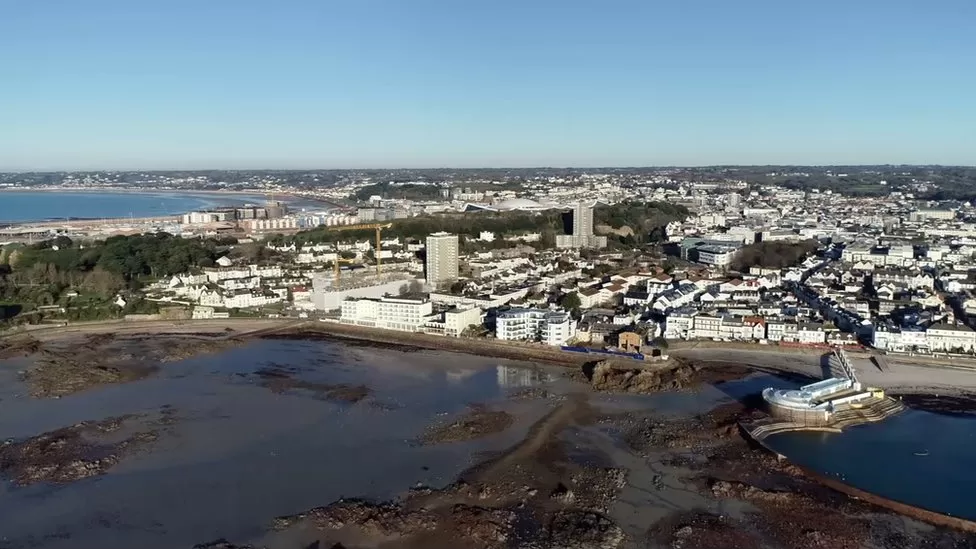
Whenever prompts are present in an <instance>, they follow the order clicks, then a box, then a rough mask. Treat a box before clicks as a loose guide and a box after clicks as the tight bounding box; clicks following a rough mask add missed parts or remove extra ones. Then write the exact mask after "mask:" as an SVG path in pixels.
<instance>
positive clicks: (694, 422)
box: [0, 330, 976, 549]
mask: <svg viewBox="0 0 976 549" xmlns="http://www.w3.org/2000/svg"><path fill="white" fill-rule="evenodd" d="M72 346H74V347H77V349H78V351H77V352H74V353H72V352H71V351H70V349H71V348H73V347H72ZM3 356H4V357H5V358H4V359H2V360H0V438H2V439H3V440H4V441H5V442H4V443H3V444H2V446H0V474H2V475H3V477H4V483H3V485H2V486H0V532H3V536H4V538H3V539H2V541H0V547H4V548H6V547H11V548H14V547H44V548H68V547H101V548H105V549H111V548H114V547H118V548H123V547H146V548H154V547H159V548H163V547H167V548H169V547H188V548H189V547H212V548H217V547H223V548H233V547H253V548H259V547H261V548H269V549H279V548H280V549H291V548H296V549H297V548H302V549H304V548H306V547H315V546H316V545H315V544H318V545H317V546H318V547H346V548H360V547H361V548H366V547H371V548H372V547H383V548H394V547H404V548H414V547H416V548H420V547H425V548H428V547H430V548H439V547H443V548H456V547H486V548H487V547H497V548H502V547H526V548H543V547H576V548H610V547H634V548H637V547H641V548H643V547H687V548H690V547H719V548H721V547H730V548H731V547H770V548H775V547H783V548H787V547H789V548H792V547H810V548H814V547H842V548H846V547H858V548H860V547H864V548H870V547H895V546H898V547H915V546H945V547H962V546H968V545H970V544H974V543H976V538H974V537H973V535H972V534H969V533H966V532H963V531H959V530H954V529H950V528H946V527H941V526H931V525H928V524H925V523H923V522H921V521H918V520H915V519H912V518H908V517H905V516H903V515H899V514H896V513H893V512H891V511H888V510H885V509H883V508H881V507H877V506H874V505H871V504H869V503H865V502H864V501H859V500H855V499H852V498H849V497H848V496H846V495H844V494H842V493H840V492H838V491H835V490H833V489H831V488H829V487H826V486H824V485H823V484H821V483H820V482H819V481H818V480H817V479H816V478H814V477H811V476H808V475H807V474H805V473H804V471H802V470H800V469H799V468H797V467H795V466H793V465H790V464H789V463H788V462H786V461H783V460H780V459H777V457H776V456H775V455H773V454H771V453H769V452H768V451H766V450H764V449H762V448H759V447H757V446H755V445H753V444H751V443H750V442H749V441H748V440H747V439H746V438H744V437H743V436H742V434H741V433H740V431H739V428H738V421H739V420H741V419H743V418H747V417H751V416H752V415H753V414H756V413H759V412H758V411H757V407H758V405H759V404H760V401H761V399H757V398H756V395H757V394H758V393H759V391H761V389H762V388H764V387H765V386H768V385H771V384H772V385H777V386H791V385H793V386H795V385H797V384H800V383H803V382H805V381H806V380H808V379H811V378H813V377H815V376H816V374H817V371H816V368H815V364H813V363H811V364H810V365H809V369H807V368H808V366H802V367H801V366H799V365H796V364H792V363H786V364H785V366H784V365H781V364H778V363H776V362H775V361H774V360H773V359H772V358H770V356H771V355H763V357H765V358H761V359H755V358H751V359H749V360H741V361H739V360H738V358H739V357H737V356H736V355H723V356H722V358H721V360H720V359H719V358H718V357H712V356H706V357H704V358H701V357H696V356H694V355H693V354H692V355H688V354H684V353H682V354H681V355H679V359H678V360H676V361H675V362H674V363H672V364H669V365H667V366H663V367H656V368H653V369H647V368H641V367H637V366H636V363H635V364H634V365H633V366H628V365H626V364H618V363H610V362H592V363H587V364H582V365H578V366H573V365H570V366H551V365H546V364H540V363H532V362H524V361H516V360H509V359H504V358H490V357H484V356H472V355H465V354H459V353H453V352H446V351H438V350H423V349H420V348H419V347H418V348H408V349H406V350H399V349H396V348H391V347H390V346H389V345H382V344H380V345H375V344H373V345H369V344H367V345H350V344H348V343H347V342H345V341H336V340H335V339H334V338H328V337H326V338H311V339H310V338H306V337H297V336H288V337H280V336H276V337H274V338H271V339H262V338H258V337H249V336H247V335H246V334H244V333H242V332H240V331H223V330H216V331H209V332H205V333H192V332H188V331H186V330H178V332H177V333H167V334H155V333H146V332H145V331H143V332H124V331H122V332H119V333H116V334H114V335H97V334H96V335H93V334H91V333H68V334H65V335H64V336H63V337H61V338H52V337H43V338H41V337H38V338H34V339H33V340H28V339H26V338H25V339H23V340H22V342H20V343H17V344H16V345H10V344H9V342H8V343H7V344H6V345H5V354H4V355H3ZM793 360H797V359H796V358H794V359H793ZM803 360H807V359H800V362H801V363H802V364H807V363H806V362H802V361H803ZM756 362H761V363H759V364H757V363H756ZM58 363H60V364H58ZM778 367H782V368H783V369H784V370H786V371H787V372H789V373H790V375H789V376H786V377H777V376H774V375H771V374H770V373H769V372H775V371H777V370H776V368H778ZM51 368H54V369H53V370H52V369H51ZM89 370H93V371H89ZM55 372H58V374H55ZM62 377H63V378H64V379H65V380H66V381H61V378H62ZM915 394H917V395H919V396H917V397H913V398H915V400H911V399H909V398H906V402H908V403H909V404H910V405H911V404H918V405H919V406H922V407H926V406H930V405H932V403H931V402H929V401H928V400H927V399H928V398H930V396H926V395H927V393H925V392H921V393H915ZM55 397H56V398H55ZM938 404H940V405H942V404H946V403H944V402H942V401H939V403H938ZM970 404H971V401H970V400H967V399H965V398H962V397H959V399H958V400H955V401H953V402H951V403H949V404H947V405H949V406H950V407H952V408H953V409H955V410H957V411H958V410H959V409H962V408H966V407H968V406H970ZM937 411H942V410H937Z"/></svg>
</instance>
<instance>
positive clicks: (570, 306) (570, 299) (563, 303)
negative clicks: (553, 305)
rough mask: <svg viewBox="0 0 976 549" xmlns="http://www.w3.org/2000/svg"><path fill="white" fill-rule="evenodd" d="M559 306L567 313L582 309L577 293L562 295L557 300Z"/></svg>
mask: <svg viewBox="0 0 976 549" xmlns="http://www.w3.org/2000/svg"><path fill="white" fill-rule="evenodd" d="M559 306H560V307H562V308H563V309H566V310H567V311H575V310H577V309H579V308H580V307H582V306H583V303H582V302H581V301H580V297H579V294H578V293H577V292H570V293H568V294H563V296H562V297H561V298H559Z"/></svg>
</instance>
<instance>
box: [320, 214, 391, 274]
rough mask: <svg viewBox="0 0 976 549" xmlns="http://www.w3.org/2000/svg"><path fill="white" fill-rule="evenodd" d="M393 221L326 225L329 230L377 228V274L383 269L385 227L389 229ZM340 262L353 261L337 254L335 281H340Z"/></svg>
mask: <svg viewBox="0 0 976 549" xmlns="http://www.w3.org/2000/svg"><path fill="white" fill-rule="evenodd" d="M392 226H393V224H392V223H359V224H356V225H332V226H331V227H326V230H329V231H362V230H368V229H375V230H376V249H375V253H374V255H375V256H376V274H380V273H381V272H383V271H382V259H381V258H380V255H381V254H380V243H381V242H382V235H383V229H389V228H390V227H392ZM340 263H352V260H350V259H342V258H340V257H338V253H337V254H336V261H335V281H336V283H338V282H339V264H340Z"/></svg>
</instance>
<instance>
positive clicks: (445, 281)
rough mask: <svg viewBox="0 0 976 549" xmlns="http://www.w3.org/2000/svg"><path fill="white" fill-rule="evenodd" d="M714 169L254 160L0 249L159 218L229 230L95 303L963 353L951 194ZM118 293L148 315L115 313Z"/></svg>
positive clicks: (29, 228)
mask: <svg viewBox="0 0 976 549" xmlns="http://www.w3.org/2000/svg"><path fill="white" fill-rule="evenodd" d="M731 175H732V174H726V175H724V176H723V177H709V178H707V179H708V180H707V181H696V180H694V179H692V178H688V177H679V176H676V175H675V174H674V173H671V172H668V171H666V170H661V171H655V172H653V173H651V174H638V175H635V174H633V173H623V174H615V173H612V172H608V173H590V172H586V173H575V174H563V175H549V176H538V177H531V178H524V177H522V178H520V181H519V182H513V181H512V180H510V179H506V178H499V179H497V180H492V179H490V178H487V179H485V178H482V179H478V178H471V177H469V178H467V179H465V180H463V181H460V182H452V181H440V182H436V183H434V182H430V181H425V180H423V179H422V178H421V179H418V180H406V181H401V180H398V181H381V182H377V181H376V180H375V178H373V177H354V176H349V177H346V178H340V179H338V180H336V181H335V182H334V184H332V185H328V186H322V187H316V186H309V185H301V186H288V185H282V184H277V183H275V182H274V181H275V179H274V178H275V177H277V176H262V177H263V179H262V181H263V182H264V183H266V184H268V185H270V187H264V188H263V189H264V191H266V192H268V193H271V192H275V193H277V195H276V196H277V197H278V199H275V198H274V196H271V197H269V199H268V200H267V201H266V202H265V203H259V204H246V205H240V206H235V207H218V208H213V209H209V210H206V211H194V212H187V213H185V214H183V215H182V216H179V217H173V218H158V219H145V220H108V221H104V222H101V223H97V224H92V223H81V224H61V225H56V224H51V223H41V224H27V225H22V226H10V227H6V228H4V229H3V230H2V234H0V239H2V240H6V241H7V243H8V245H7V246H6V247H5V249H6V250H7V251H6V252H5V255H3V256H0V262H6V263H9V264H11V267H12V268H13V270H14V271H16V270H17V267H18V266H17V263H16V262H12V261H10V257H11V256H12V255H13V254H14V252H13V250H14V249H16V246H23V245H24V242H27V243H28V244H27V245H30V243H31V242H34V241H35V240H36V241H46V240H48V239H50V238H53V237H58V238H60V239H65V240H66V241H67V242H75V243H82V242H85V241H86V240H91V239H102V238H106V237H109V236H111V235H118V234H123V235H124V234H134V233H135V234H138V233H145V234H154V233H167V234H174V235H179V236H180V237H182V238H184V239H200V240H205V239H221V240H223V241H225V242H227V243H228V244H227V245H226V246H224V247H222V248H221V249H220V254H219V257H216V258H215V259H214V260H213V261H205V262H202V263H201V264H194V265H189V266H188V268H187V270H185V271H183V272H174V273H166V274H165V276H158V277H156V278H155V280H152V281H150V283H147V284H144V285H142V286H141V287H140V288H139V289H138V290H133V289H131V288H130V289H122V288H120V289H119V291H118V292H117V294H114V295H113V296H112V304H113V305H114V306H115V307H117V308H118V310H119V311H125V312H126V313H129V316H130V317H131V318H139V315H140V314H142V315H143V316H149V315H160V314H163V315H166V314H168V315H171V316H172V315H175V316H176V317H185V318H192V319H208V318H223V317H228V316H232V315H259V316H260V315H265V316H267V315H271V316H275V317H288V316H293V317H296V318H302V319H318V320H320V321H322V322H333V323H342V324H348V325H355V326H362V327H370V328H382V329H388V330H399V331H407V332H423V333H429V334H438V335H443V336H445V337H488V338H496V339H498V340H521V341H527V342H535V343H538V344H540V345H551V346H559V347H566V346H582V347H586V348H590V349H601V350H604V351H608V352H616V353H622V354H630V355H631V356H634V357H645V356H655V355H661V354H666V351H667V348H668V346H669V345H671V344H674V342H676V341H690V340H697V341H720V342H732V341H739V342H753V343H759V344H775V345H787V346H788V345H802V346H818V345H819V346H838V345H863V346H868V347H874V348H876V349H878V350H879V351H884V352H894V353H944V354H956V355H961V354H972V353H974V350H976V332H974V331H973V329H972V328H971V327H970V321H969V318H970V315H972V314H974V313H976V298H973V297H972V296H973V291H974V289H976V277H974V276H973V273H976V260H974V259H973V258H974V252H976V238H974V236H976V223H974V218H976V215H974V213H976V209H974V208H973V207H972V205H971V204H970V203H969V202H963V201H961V200H926V199H921V198H917V197H916V193H917V194H918V195H919V196H925V195H926V194H930V193H931V192H932V191H935V190H938V185H937V184H935V183H932V182H930V181H925V180H920V179H917V178H911V180H910V181H908V182H907V183H906V182H904V178H902V181H903V183H901V184H898V185H895V184H894V183H893V182H892V183H890V184H889V182H888V181H885V180H880V181H876V182H875V186H874V190H875V191H877V192H873V193H870V194H869V195H868V196H863V195H860V194H851V195H847V194H845V193H844V192H843V191H842V190H838V189H836V186H832V185H822V186H823V187H834V188H824V189H821V188H818V185H817V184H815V183H813V184H810V185H807V188H796V187H797V186H796V185H783V184H774V183H763V184H757V183H754V182H748V181H745V180H743V179H740V178H739V177H732V176H731ZM771 175H777V174H771ZM780 175H789V176H790V177H793V178H796V177H799V178H802V177H803V176H805V175H807V174H805V173H791V174H780ZM831 175H834V176H837V177H844V176H846V174H843V173H837V174H831ZM306 179H307V178H306ZM401 179H402V178H401ZM773 179H775V178H773ZM780 179H782V178H780ZM875 179H877V177H875ZM99 181H101V180H100V179H99V178H98V176H96V177H94V178H93V177H92V176H90V175H89V176H85V177H84V178H81V177H77V178H72V177H69V178H67V179H66V180H64V181H61V182H60V183H61V184H64V185H66V186H69V187H70V186H72V185H81V184H84V185H87V186H89V187H94V188H100V185H99ZM154 181H155V180H154ZM179 181H183V182H184V183H185V182H186V181H187V179H186V178H184V179H180V180H179ZM189 181H191V182H194V183H199V182H200V181H199V180H197V179H193V178H189ZM117 183H118V181H117V179H111V178H110V179H109V180H107V181H106V182H105V185H115V184H117ZM252 183H253V182H252ZM7 184H8V185H12V184H10V183H7ZM154 186H155V187H158V188H181V186H180V184H178V183H173V182H172V181H170V182H168V183H167V184H166V185H161V184H160V183H159V182H158V181H155V182H154ZM294 196H301V197H303V198H314V199H315V200H319V201H321V204H322V207H321V208H320V209H308V208H302V209H295V208H292V207H290V206H289V203H288V201H287V199H286V198H285V197H294ZM25 239H27V240H25ZM80 245H82V246H83V245H84V244H80ZM3 258H5V259H3ZM134 294H138V295H137V296H135V297H134ZM79 295H80V292H79V289H78V288H72V287H70V285H68V286H65V287H63V288H61V290H60V293H59V295H54V296H52V297H51V298H50V299H49V300H47V301H49V302H46V303H44V304H38V306H37V310H36V311H35V312H39V311H40V312H43V313H45V314H44V315H42V316H44V317H45V318H48V319H49V320H50V319H55V320H57V319H58V314H57V313H58V312H65V311H66V310H68V309H71V307H72V306H73V304H76V303H77V298H78V297H79ZM134 298H137V299H139V300H140V301H145V302H149V303H152V304H154V305H153V306H152V307H150V308H149V309H147V310H151V311H153V312H152V313H131V312H129V311H126V310H125V309H126V304H127V303H128V302H130V301H131V300H132V299H134ZM72 299H74V300H75V302H74V303H73V302H72ZM8 301H9V299H8ZM26 312H28V313H29V312H30V307H28V310H27V311H26ZM24 318H29V316H26V317H24Z"/></svg>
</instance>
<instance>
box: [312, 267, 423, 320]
mask: <svg viewBox="0 0 976 549" xmlns="http://www.w3.org/2000/svg"><path fill="white" fill-rule="evenodd" d="M311 278H312V303H313V304H314V305H315V309H317V310H319V311H334V310H336V309H340V308H341V307H342V303H343V302H344V301H345V300H346V299H350V298H364V297H365V298H380V297H383V296H384V295H388V294H394V295H398V294H400V293H403V292H404V291H406V290H407V289H409V287H410V286H411V285H412V283H413V282H415V281H416V282H417V283H418V284H419V283H420V282H422V281H421V280H418V279H416V278H414V276H413V275H411V274H409V273H403V272H395V271H394V272H384V273H383V274H382V275H373V274H363V275H360V276H347V277H344V278H343V279H342V280H341V281H339V282H336V280H335V275H334V274H333V273H332V272H331V271H321V272H317V273H313V274H312V277H311Z"/></svg>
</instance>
